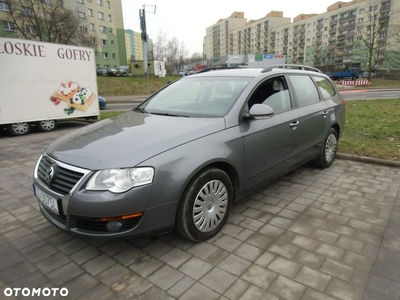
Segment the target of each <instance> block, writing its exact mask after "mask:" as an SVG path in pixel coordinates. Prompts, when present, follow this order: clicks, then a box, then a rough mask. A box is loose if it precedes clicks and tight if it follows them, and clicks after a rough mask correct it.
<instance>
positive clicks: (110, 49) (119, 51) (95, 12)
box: [0, 0, 127, 68]
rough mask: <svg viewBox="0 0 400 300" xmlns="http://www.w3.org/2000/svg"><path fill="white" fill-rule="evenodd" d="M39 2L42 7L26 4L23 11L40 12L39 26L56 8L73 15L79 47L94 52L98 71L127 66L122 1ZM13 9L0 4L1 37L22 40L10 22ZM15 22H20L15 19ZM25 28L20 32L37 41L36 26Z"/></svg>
mask: <svg viewBox="0 0 400 300" xmlns="http://www.w3.org/2000/svg"><path fill="white" fill-rule="evenodd" d="M42 2H43V3H42V4H43V6H34V5H38V4H37V3H36V2H32V3H34V4H27V6H26V8H24V11H26V12H30V13H32V11H33V12H34V13H36V11H37V12H40V13H41V14H42V15H43V16H39V17H38V18H37V19H38V20H39V22H51V21H52V17H53V15H52V14H51V12H54V11H55V10H54V8H55V7H56V6H58V7H61V8H62V9H65V10H70V11H72V12H73V13H74V14H76V16H77V17H78V18H77V21H78V23H79V27H78V30H79V32H80V34H81V36H82V37H83V36H84V37H85V39H82V41H81V42H80V43H79V44H80V45H81V46H86V47H91V48H93V49H94V50H95V57H96V65H97V67H114V68H117V67H120V66H125V65H127V55H126V47H125V33H124V26H123V16H122V4H121V0H43V1H42ZM27 3H28V2H27ZM42 4H40V5H42ZM30 5H31V6H32V7H30ZM42 7H44V8H42ZM12 9H14V8H13V1H11V5H8V4H7V3H6V2H5V1H1V0H0V36H7V37H18V38H24V37H23V36H21V33H20V32H18V31H17V30H16V24H14V20H12V18H10V14H11V10H12ZM16 15H17V14H16ZM16 22H23V20H18V19H17V20H16ZM28 27H29V26H26V28H23V29H24V30H25V29H26V30H30V31H31V32H30V36H29V37H30V38H31V39H34V40H37V29H36V28H35V26H30V27H31V28H28ZM52 34H53V33H50V35H52ZM25 38H26V35H25ZM41 38H42V40H44V41H52V39H51V38H49V39H47V38H44V39H43V36H42V37H41ZM61 42H62V41H61Z"/></svg>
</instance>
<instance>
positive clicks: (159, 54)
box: [153, 29, 168, 60]
mask: <svg viewBox="0 0 400 300" xmlns="http://www.w3.org/2000/svg"><path fill="white" fill-rule="evenodd" d="M167 45H168V40H167V34H166V33H165V32H164V31H162V29H160V30H159V31H158V35H157V37H156V41H155V43H154V46H153V53H154V58H156V59H160V60H163V59H164V57H165V56H166V49H167Z"/></svg>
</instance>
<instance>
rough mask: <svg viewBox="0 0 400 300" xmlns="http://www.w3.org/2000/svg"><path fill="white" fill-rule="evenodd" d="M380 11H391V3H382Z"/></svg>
mask: <svg viewBox="0 0 400 300" xmlns="http://www.w3.org/2000/svg"><path fill="white" fill-rule="evenodd" d="M380 11H382V12H383V11H390V1H387V2H383V1H382V3H381V9H380Z"/></svg>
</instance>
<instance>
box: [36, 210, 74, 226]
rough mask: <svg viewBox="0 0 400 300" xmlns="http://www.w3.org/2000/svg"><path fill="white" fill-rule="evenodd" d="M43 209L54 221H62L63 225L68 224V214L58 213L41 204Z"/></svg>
mask: <svg viewBox="0 0 400 300" xmlns="http://www.w3.org/2000/svg"><path fill="white" fill-rule="evenodd" d="M40 206H41V207H42V209H43V210H44V211H45V212H46V214H47V215H49V216H50V217H51V218H52V219H53V220H54V221H56V222H58V223H60V224H61V225H63V226H66V225H67V216H66V215H64V214H63V213H61V215H58V214H56V213H55V212H53V211H52V210H50V209H48V208H47V207H46V206H44V205H40Z"/></svg>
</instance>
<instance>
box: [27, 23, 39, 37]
mask: <svg viewBox="0 0 400 300" xmlns="http://www.w3.org/2000/svg"><path fill="white" fill-rule="evenodd" d="M25 30H26V32H27V33H29V34H32V35H36V34H37V32H36V28H35V27H33V26H29V25H28V26H26V27H25Z"/></svg>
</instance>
